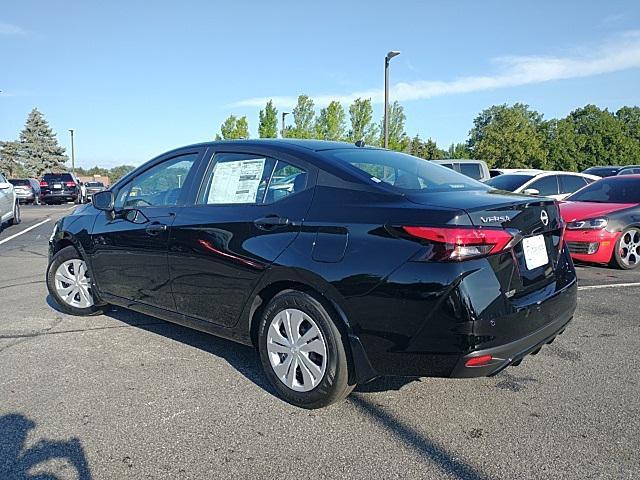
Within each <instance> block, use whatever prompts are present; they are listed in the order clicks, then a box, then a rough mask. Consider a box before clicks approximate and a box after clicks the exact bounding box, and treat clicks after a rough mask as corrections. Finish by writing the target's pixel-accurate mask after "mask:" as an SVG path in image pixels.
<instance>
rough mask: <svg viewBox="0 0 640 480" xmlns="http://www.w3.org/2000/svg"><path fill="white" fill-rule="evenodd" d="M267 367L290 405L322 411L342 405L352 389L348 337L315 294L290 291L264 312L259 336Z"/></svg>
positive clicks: (271, 380)
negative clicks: (332, 404) (341, 331)
mask: <svg viewBox="0 0 640 480" xmlns="http://www.w3.org/2000/svg"><path fill="white" fill-rule="evenodd" d="M258 342H259V346H258V348H259V352H260V360H261V362H262V367H263V369H264V371H265V374H266V375H267V378H268V379H269V381H270V382H271V384H272V385H273V387H274V388H275V389H276V390H277V391H278V393H279V394H280V396H281V397H282V398H284V399H285V400H286V401H287V402H289V403H291V404H293V405H296V406H298V407H302V408H310V409H311V408H321V407H325V406H327V405H330V404H331V403H334V402H337V401H339V400H342V399H343V398H345V397H346V396H347V395H349V394H350V393H351V391H352V390H353V388H354V386H355V385H349V368H348V367H349V365H348V362H349V359H348V356H347V352H346V349H345V345H344V342H343V340H342V335H341V334H340V331H339V330H338V328H337V326H336V323H335V321H334V320H333V319H332V317H331V315H329V313H328V312H327V310H326V309H325V308H324V307H323V305H322V304H321V303H320V302H319V301H318V300H316V299H315V298H314V297H312V296H311V295H308V294H306V293H303V292H298V291H287V292H284V293H281V294H279V295H277V296H276V297H274V298H273V299H272V300H271V301H270V302H269V304H268V305H267V307H266V308H265V310H264V313H263V315H262V319H261V323H260V330H259V333H258Z"/></svg>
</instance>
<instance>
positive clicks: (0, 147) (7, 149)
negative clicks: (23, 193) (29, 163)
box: [0, 141, 27, 178]
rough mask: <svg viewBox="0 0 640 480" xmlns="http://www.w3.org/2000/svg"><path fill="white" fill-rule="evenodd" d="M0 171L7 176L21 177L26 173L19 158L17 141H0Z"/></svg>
mask: <svg viewBox="0 0 640 480" xmlns="http://www.w3.org/2000/svg"><path fill="white" fill-rule="evenodd" d="M0 173H4V174H5V175H6V176H7V177H9V178H15V177H23V176H25V174H26V173H27V172H25V170H24V167H23V165H22V161H21V159H20V143H19V142H16V141H9V142H0Z"/></svg>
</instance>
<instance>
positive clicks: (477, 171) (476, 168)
mask: <svg viewBox="0 0 640 480" xmlns="http://www.w3.org/2000/svg"><path fill="white" fill-rule="evenodd" d="M459 166H460V173H462V174H463V175H466V176H467V177H471V178H475V179H476V180H480V179H481V178H482V169H481V168H480V164H479V163H460V164H459Z"/></svg>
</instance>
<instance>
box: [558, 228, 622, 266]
mask: <svg viewBox="0 0 640 480" xmlns="http://www.w3.org/2000/svg"><path fill="white" fill-rule="evenodd" d="M619 236H620V232H608V231H607V230H567V231H566V232H565V241H566V242H567V245H568V246H569V251H570V252H571V257H572V258H573V259H574V260H578V261H580V262H591V263H609V262H610V261H611V257H612V255H613V249H614V248H615V246H616V242H617V241H618V237H619Z"/></svg>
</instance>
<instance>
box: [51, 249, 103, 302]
mask: <svg viewBox="0 0 640 480" xmlns="http://www.w3.org/2000/svg"><path fill="white" fill-rule="evenodd" d="M55 287H56V292H57V293H58V295H59V297H60V298H61V299H62V301H64V302H65V303H66V304H67V305H70V306H72V307H76V308H89V307H91V306H93V303H94V302H93V295H92V294H91V280H90V278H89V273H88V271H87V264H86V263H85V262H84V260H80V259H79V258H74V259H72V260H67V261H66V262H63V263H61V264H60V266H59V267H58V268H57V270H56V273H55Z"/></svg>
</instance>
